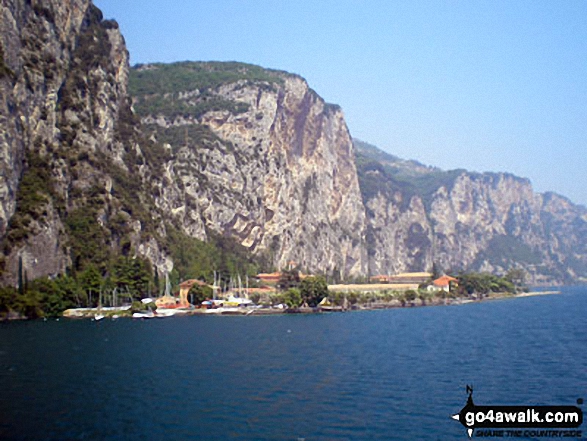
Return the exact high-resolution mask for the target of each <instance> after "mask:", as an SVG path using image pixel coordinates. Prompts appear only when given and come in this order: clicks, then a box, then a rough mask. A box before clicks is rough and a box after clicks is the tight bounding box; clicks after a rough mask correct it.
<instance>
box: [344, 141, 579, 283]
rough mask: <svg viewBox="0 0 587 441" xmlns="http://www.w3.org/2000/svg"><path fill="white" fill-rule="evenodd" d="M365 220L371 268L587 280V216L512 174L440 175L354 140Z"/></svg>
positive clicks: (459, 172)
mask: <svg viewBox="0 0 587 441" xmlns="http://www.w3.org/2000/svg"><path fill="white" fill-rule="evenodd" d="M355 146H356V152H357V153H356V156H357V168H358V173H359V182H360V186H361V195H362V198H363V203H364V205H365V208H366V214H367V243H368V249H369V268H370V271H371V272H372V273H384V274H387V273H392V274H393V273H397V272H402V271H406V270H418V269H423V268H431V267H432V265H433V264H434V263H435V264H437V265H438V266H439V267H440V268H442V269H444V270H447V271H448V270H452V271H456V270H475V271H487V272H494V273H501V274H503V273H505V272H507V270H508V269H510V268H513V267H519V268H523V269H524V270H525V271H526V272H527V273H528V275H529V276H530V280H529V281H531V282H532V283H552V282H557V283H571V282H573V281H575V282H576V281H578V280H584V279H585V277H586V276H587V247H586V245H585V244H586V243H587V242H586V239H587V210H586V209H585V208H584V207H582V206H579V205H575V204H573V203H571V202H570V201H569V200H568V199H566V198H564V197H562V196H559V195H557V194H554V193H546V194H537V193H534V191H533V189H532V185H531V183H530V181H529V180H527V179H523V178H518V177H516V176H513V175H511V174H507V173H483V174H480V173H470V172H467V171H465V170H452V171H442V170H440V169H437V168H431V167H425V166H423V165H422V164H419V163H417V162H414V161H405V160H401V159H399V158H396V157H394V156H392V155H388V154H386V153H384V152H382V151H381V150H379V149H377V148H376V147H374V146H371V145H368V144H366V143H364V142H361V141H355Z"/></svg>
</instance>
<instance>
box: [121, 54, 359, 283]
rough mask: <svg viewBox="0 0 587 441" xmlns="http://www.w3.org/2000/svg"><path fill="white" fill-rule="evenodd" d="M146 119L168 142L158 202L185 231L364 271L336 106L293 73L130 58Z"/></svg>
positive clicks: (346, 271)
mask: <svg viewBox="0 0 587 441" xmlns="http://www.w3.org/2000/svg"><path fill="white" fill-rule="evenodd" d="M130 90H131V93H132V95H133V106H134V109H135V111H136V113H137V115H138V116H139V117H140V118H141V122H142V125H143V131H144V132H145V133H146V134H147V136H150V137H152V138H153V139H156V140H158V141H160V142H162V143H164V144H165V146H166V148H167V149H168V150H169V151H170V152H171V157H172V159H171V160H170V161H169V162H168V163H167V164H166V165H165V177H166V179H167V182H168V184H167V185H164V186H161V187H160V189H159V190H160V191H159V192H158V193H156V195H155V201H156V204H157V206H158V207H159V208H160V209H161V210H162V211H164V212H165V213H168V214H169V215H172V216H174V217H175V218H176V219H177V220H178V221H179V223H180V224H181V228H182V229H183V230H184V231H186V232H187V233H188V234H190V235H191V236H196V237H199V238H201V239H206V235H207V232H208V231H213V232H216V233H217V234H222V235H228V236H231V237H235V238H238V241H239V242H240V243H241V244H242V245H243V246H245V247H246V248H247V249H248V250H249V251H250V252H251V253H253V254H255V255H259V254H264V255H266V256H268V257H269V259H270V260H271V262H272V263H273V264H274V265H275V266H276V267H280V268H281V267H286V266H287V265H288V262H291V261H293V262H296V264H297V265H299V266H301V267H302V268H304V269H306V270H312V271H316V270H320V271H325V272H329V273H330V272H336V273H340V274H341V275H342V276H348V275H355V276H357V275H361V274H364V273H365V272H366V270H367V259H366V249H365V247H364V239H363V231H364V228H365V215H364V210H363V207H362V203H361V197H360V190H359V183H358V178H357V173H356V168H355V162H354V151H353V144H352V140H351V137H350V135H349V132H348V129H347V126H346V124H345V121H344V118H343V115H342V112H341V111H340V108H338V106H334V105H330V104H327V103H325V102H324V100H322V99H321V98H320V97H319V96H318V95H317V94H316V92H314V91H313V90H312V89H310V88H309V87H308V84H307V83H306V81H305V80H304V79H302V78H300V77H299V76H296V75H292V74H288V73H284V72H277V71H270V70H265V69H261V68H259V67H257V66H251V65H247V64H242V63H175V64H171V65H159V64H154V65H148V66H138V67H136V68H133V69H132V70H131V76H130Z"/></svg>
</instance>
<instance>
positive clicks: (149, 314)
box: [132, 311, 155, 318]
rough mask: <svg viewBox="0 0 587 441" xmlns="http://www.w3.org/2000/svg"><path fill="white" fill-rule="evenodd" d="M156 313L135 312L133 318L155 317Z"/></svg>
mask: <svg viewBox="0 0 587 441" xmlns="http://www.w3.org/2000/svg"><path fill="white" fill-rule="evenodd" d="M154 317H155V314H153V312H151V311H149V312H134V313H133V315H132V318H154Z"/></svg>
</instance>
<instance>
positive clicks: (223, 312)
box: [63, 291, 562, 320]
mask: <svg viewBox="0 0 587 441" xmlns="http://www.w3.org/2000/svg"><path fill="white" fill-rule="evenodd" d="M561 293H562V292H561V291H530V292H524V293H519V294H510V293H492V294H490V295H488V296H487V297H483V298H479V299H471V298H462V297H459V298H455V299H434V300H432V301H428V302H422V301H421V300H415V301H413V302H405V303H404V304H402V303H401V302H399V301H398V300H394V301H392V302H377V303H371V304H366V305H351V306H350V307H349V308H347V309H343V308H342V306H328V307H314V308H312V307H306V308H304V307H299V308H291V309H286V308H250V307H234V308H215V309H202V308H194V309H177V310H167V309H164V308H160V310H159V312H160V314H159V315H157V313H156V312H155V314H154V315H153V316H150V317H141V319H146V318H169V317H173V316H176V315H177V316H230V315H232V316H249V315H250V316H265V315H285V314H322V313H331V312H355V311H377V310H382V309H396V308H397V309H399V308H421V307H428V306H458V305H466V304H470V303H481V302H485V301H491V300H500V299H515V298H522V297H534V296H543V295H554V294H561ZM168 311H175V313H174V314H171V315H170V314H168V313H167V312H168ZM104 312H106V314H104ZM99 313H100V310H99V309H98V308H92V309H83V308H77V309H68V310H66V311H64V312H63V317H64V318H69V319H88V318H90V319H94V317H95V316H96V314H99ZM101 313H102V314H104V316H105V317H104V318H109V319H111V320H115V319H118V318H133V317H132V315H129V314H124V309H122V308H121V309H118V308H116V309H115V308H102V310H101ZM117 313H122V314H117ZM135 318H136V317H135Z"/></svg>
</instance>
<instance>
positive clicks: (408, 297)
mask: <svg viewBox="0 0 587 441" xmlns="http://www.w3.org/2000/svg"><path fill="white" fill-rule="evenodd" d="M405 297H406V300H407V301H408V302H413V301H414V300H416V297H418V293H417V292H416V291H414V290H413V289H408V290H407V291H406V293H405Z"/></svg>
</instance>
